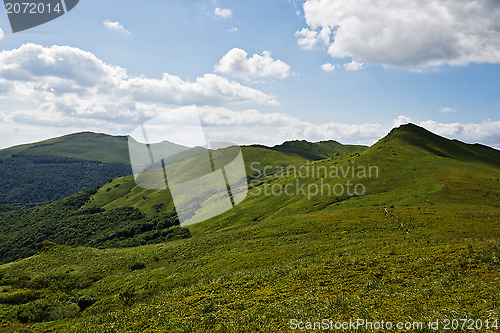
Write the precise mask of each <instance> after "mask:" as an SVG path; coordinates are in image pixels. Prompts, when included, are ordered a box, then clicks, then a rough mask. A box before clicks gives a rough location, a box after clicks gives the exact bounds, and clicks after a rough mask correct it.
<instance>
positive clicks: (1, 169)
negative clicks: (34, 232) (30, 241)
mask: <svg viewBox="0 0 500 333" xmlns="http://www.w3.org/2000/svg"><path fill="white" fill-rule="evenodd" d="M131 173H132V171H131V168H130V162H129V158H128V146H127V138H126V137H114V136H110V135H105V134H96V133H77V134H70V135H66V136H63V137H60V138H55V139H50V140H46V141H42V142H38V143H33V144H28V145H21V146H16V147H12V148H8V149H4V150H1V151H0V205H6V204H26V203H40V202H50V201H54V200H58V199H62V198H64V197H67V196H69V195H71V194H74V193H77V192H79V191H81V190H83V189H86V188H90V187H92V186H96V185H103V184H105V183H106V182H107V181H108V180H110V179H112V178H115V177H120V176H125V175H129V174H131Z"/></svg>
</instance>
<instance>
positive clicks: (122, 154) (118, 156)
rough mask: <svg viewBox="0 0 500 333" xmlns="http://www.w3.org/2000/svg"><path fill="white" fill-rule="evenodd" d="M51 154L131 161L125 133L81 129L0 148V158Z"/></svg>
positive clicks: (82, 158) (86, 158)
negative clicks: (39, 140) (46, 138)
mask: <svg viewBox="0 0 500 333" xmlns="http://www.w3.org/2000/svg"><path fill="white" fill-rule="evenodd" d="M13 155H14V156H16V155H23V156H51V157H66V158H71V159H74V160H83V161H93V162H102V163H122V164H130V159H129V154H128V144H127V137H126V136H112V135H108V134H100V133H93V132H82V133H75V134H69V135H65V136H61V137H58V138H54V139H49V140H45V141H41V142H37V143H31V144H26V145H20V146H15V147H12V148H7V149H3V150H0V160H7V159H9V158H11V157H12V156H13Z"/></svg>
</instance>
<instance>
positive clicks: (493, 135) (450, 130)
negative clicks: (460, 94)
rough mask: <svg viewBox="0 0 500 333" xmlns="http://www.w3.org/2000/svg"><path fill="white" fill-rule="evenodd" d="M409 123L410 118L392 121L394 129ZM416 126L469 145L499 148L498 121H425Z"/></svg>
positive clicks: (499, 133) (499, 131) (499, 127)
mask: <svg viewBox="0 0 500 333" xmlns="http://www.w3.org/2000/svg"><path fill="white" fill-rule="evenodd" d="M410 122H412V121H411V119H410V118H408V117H406V116H399V117H398V118H397V119H395V120H394V127H397V126H400V125H402V124H407V123H410ZM416 124H417V125H419V126H421V127H423V128H425V129H427V130H429V131H431V132H433V133H436V134H438V135H441V136H444V137H446V138H449V139H458V140H461V141H464V142H470V143H476V142H481V143H483V144H487V145H490V146H493V147H496V148H500V121H491V120H486V121H483V122H482V123H468V124H460V123H438V122H436V121H434V120H426V121H421V122H419V123H416Z"/></svg>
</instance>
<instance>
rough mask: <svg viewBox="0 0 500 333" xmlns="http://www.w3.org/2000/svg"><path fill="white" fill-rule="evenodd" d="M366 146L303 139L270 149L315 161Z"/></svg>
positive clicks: (360, 149) (362, 148)
mask: <svg viewBox="0 0 500 333" xmlns="http://www.w3.org/2000/svg"><path fill="white" fill-rule="evenodd" d="M366 148H368V147H366V146H359V145H343V144H341V143H339V142H337V141H333V140H329V141H320V142H315V143H312V142H307V141H305V140H295V141H287V142H284V143H283V144H281V145H276V146H274V147H272V148H270V149H272V150H275V151H279V152H283V153H293V154H297V155H300V156H302V157H304V158H306V159H308V160H312V161H316V160H321V159H324V158H328V157H335V156H338V155H340V154H345V153H350V152H357V151H363V150H365V149H366Z"/></svg>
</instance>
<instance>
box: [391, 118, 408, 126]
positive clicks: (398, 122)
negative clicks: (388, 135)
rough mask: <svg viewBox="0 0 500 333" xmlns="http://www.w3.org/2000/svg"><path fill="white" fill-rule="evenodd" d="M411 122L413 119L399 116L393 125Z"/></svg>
mask: <svg viewBox="0 0 500 333" xmlns="http://www.w3.org/2000/svg"><path fill="white" fill-rule="evenodd" d="M408 123H411V119H410V118H408V117H406V116H398V117H397V118H396V119H394V120H393V121H392V126H393V127H399V126H401V125H404V124H408Z"/></svg>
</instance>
